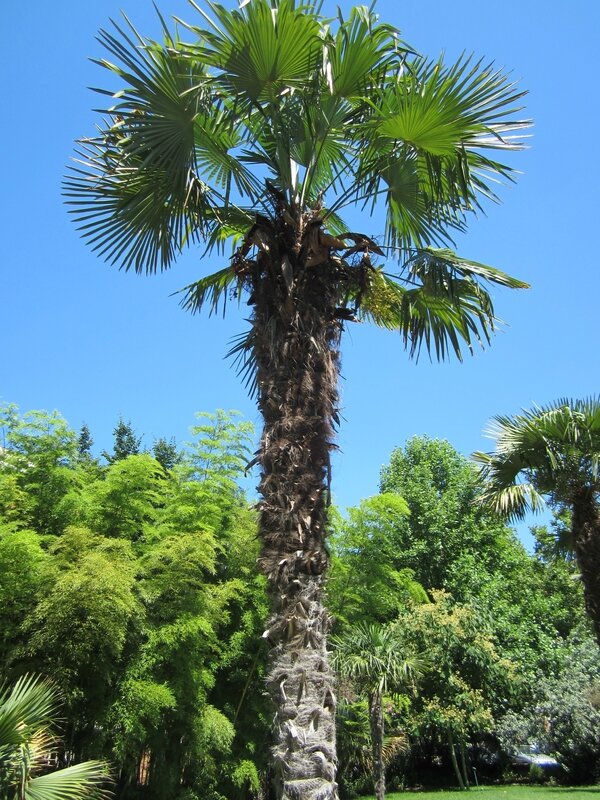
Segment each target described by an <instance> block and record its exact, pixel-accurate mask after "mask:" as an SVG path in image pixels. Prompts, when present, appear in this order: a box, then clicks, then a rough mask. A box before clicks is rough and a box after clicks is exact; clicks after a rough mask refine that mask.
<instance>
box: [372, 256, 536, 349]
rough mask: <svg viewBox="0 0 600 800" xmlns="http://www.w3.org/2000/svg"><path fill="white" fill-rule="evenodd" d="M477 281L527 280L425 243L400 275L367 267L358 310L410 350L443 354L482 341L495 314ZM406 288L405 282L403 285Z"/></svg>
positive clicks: (519, 284) (505, 283)
mask: <svg viewBox="0 0 600 800" xmlns="http://www.w3.org/2000/svg"><path fill="white" fill-rule="evenodd" d="M482 281H486V282H488V283H496V284H499V285H502V286H510V287H512V288H517V287H518V288H524V287H526V286H527V284H525V283H523V282H522V281H519V280H517V279H516V278H512V277H510V276H509V275H506V274H505V273H504V272H501V271H500V270H497V269H495V268H493V267H488V266H486V265H485V264H480V263H479V262H476V261H468V260H466V259H462V258H460V257H459V256H457V255H456V254H455V253H453V252H452V251H451V250H447V249H439V250H436V249H434V248H425V249H423V250H419V251H416V252H415V254H414V255H413V257H412V258H411V259H410V260H409V261H408V262H407V275H406V276H405V277H404V278H401V277H400V276H398V277H394V276H391V275H386V274H385V273H383V272H382V271H377V270H375V271H372V272H371V273H370V275H369V278H368V281H367V288H366V290H365V292H364V295H363V297H362V299H361V304H360V314H361V316H362V317H363V318H366V319H369V320H370V321H372V322H374V323H375V324H376V325H379V326H380V327H383V328H388V329H390V330H398V331H400V333H401V334H402V337H403V339H404V343H405V346H406V348H407V349H408V351H409V353H410V355H411V356H415V357H418V355H419V353H420V351H421V348H422V347H425V349H426V350H427V352H429V353H430V354H433V353H435V356H436V358H437V359H439V360H444V359H445V358H447V357H448V355H449V354H450V353H451V352H452V353H454V354H455V355H456V356H457V358H459V359H462V350H463V347H465V346H466V347H467V349H468V350H472V348H473V344H474V343H479V344H481V345H485V344H486V343H488V342H489V340H490V336H491V334H492V332H493V331H494V329H495V326H496V323H497V320H496V318H495V316H494V309H493V305H492V301H491V298H490V296H489V294H488V293H487V291H486V290H485V288H484V287H483V285H482V283H481V282H482ZM405 284H407V285H408V286H410V287H411V288H406V285H405Z"/></svg>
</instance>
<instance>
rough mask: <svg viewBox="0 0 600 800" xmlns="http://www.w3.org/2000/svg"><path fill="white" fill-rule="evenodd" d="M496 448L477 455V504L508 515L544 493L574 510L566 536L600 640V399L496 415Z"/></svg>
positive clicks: (531, 505) (531, 506)
mask: <svg viewBox="0 0 600 800" xmlns="http://www.w3.org/2000/svg"><path fill="white" fill-rule="evenodd" d="M490 434H491V435H492V436H493V437H494V438H495V439H496V450H495V452H493V453H474V458H475V459H476V460H477V461H478V462H479V464H480V465H481V471H482V476H483V478H484V481H485V488H484V491H483V493H482V496H481V502H483V503H489V504H491V506H492V507H493V508H494V509H495V510H496V511H498V512H499V513H500V514H503V515H504V516H506V517H508V518H509V519H510V518H512V519H515V520H517V519H523V517H524V515H525V513H526V512H527V511H528V510H533V511H538V510H539V509H540V508H541V507H542V506H543V505H544V498H547V499H548V500H549V502H550V504H551V505H553V506H554V507H555V508H558V509H563V508H566V509H568V510H569V511H570V512H571V536H572V541H573V545H574V547H575V555H576V558H577V563H578V566H579V570H580V573H581V580H582V583H583V592H584V597H585V605H586V609H587V612H588V614H589V616H590V619H591V621H592V623H593V626H594V630H595V632H596V638H597V639H598V643H599V644H600V502H599V498H600V475H599V464H600V398H598V397H591V398H589V399H587V400H568V399H561V400H558V401H557V402H555V403H551V404H550V405H547V406H544V407H542V408H534V409H533V410H532V411H524V412H523V413H522V414H517V415H515V416H514V417H506V416H498V417H495V420H494V424H493V425H492V426H491V428H490Z"/></svg>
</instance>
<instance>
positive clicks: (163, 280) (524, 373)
mask: <svg viewBox="0 0 600 800" xmlns="http://www.w3.org/2000/svg"><path fill="white" fill-rule="evenodd" d="M158 5H159V7H160V9H161V11H162V13H163V14H164V15H165V16H170V15H178V16H181V17H183V18H184V19H188V20H191V19H193V17H194V15H195V12H194V10H193V9H192V7H191V6H190V5H189V4H188V3H187V2H184V0H159V3H158ZM341 5H342V8H343V9H348V8H349V7H350V3H347V2H343V3H342V4H341ZM121 8H123V9H124V10H125V11H126V12H127V14H128V16H129V17H130V19H131V20H132V21H133V22H134V24H135V25H136V27H137V28H138V30H140V32H143V33H147V34H148V35H156V34H157V33H158V24H157V19H156V15H155V12H154V9H153V7H152V3H151V2H150V0H88V2H86V3H82V2H80V0H77V1H76V0H58V2H56V3H45V2H44V3H42V2H40V0H34V1H33V2H30V3H27V4H26V3H15V2H12V3H10V4H9V6H8V8H7V9H5V10H4V12H3V18H4V22H5V26H4V29H5V31H6V34H5V36H4V39H3V48H2V56H1V59H2V70H1V72H0V81H1V83H2V96H3V119H4V123H3V125H2V129H1V137H2V147H1V148H0V165H1V169H2V179H3V189H2V193H1V198H0V203H1V209H0V211H1V214H0V219H1V220H2V228H3V243H2V244H3V246H2V251H3V252H2V259H1V266H0V335H1V341H2V351H1V352H2V368H1V372H0V400H3V401H7V402H15V403H17V404H18V405H19V406H20V408H21V410H23V411H25V410H28V409H32V408H46V409H49V410H52V409H55V408H56V409H58V410H59V411H61V413H62V414H63V415H64V416H65V417H66V418H67V419H68V421H69V422H70V423H71V425H72V426H74V427H76V428H78V427H79V426H80V425H81V424H82V423H83V422H84V421H85V422H86V423H87V424H88V425H89V427H90V428H91V431H92V435H93V437H94V439H95V441H96V448H95V449H96V450H97V451H98V452H99V451H100V450H101V449H103V448H110V444H111V441H112V429H113V428H114V426H115V423H116V421H117V419H118V417H119V415H123V416H124V417H125V418H126V419H129V418H130V419H131V421H132V423H133V425H134V427H135V429H136V431H137V432H138V434H143V436H144V440H143V441H144V444H146V445H148V446H150V445H151V444H152V441H153V439H154V438H156V437H159V436H167V437H171V436H175V437H176V439H177V440H178V441H184V440H185V439H186V437H187V430H188V428H189V426H190V425H192V424H193V421H194V412H195V411H200V410H208V411H210V410H213V409H215V408H225V409H239V410H240V411H241V412H242V413H243V414H244V416H245V417H246V418H248V419H250V420H252V421H253V422H255V423H256V425H257V427H260V420H259V418H258V415H257V412H256V410H255V408H254V406H253V404H252V401H251V400H249V399H248V397H247V396H246V394H245V391H244V388H243V386H242V385H241V383H240V381H239V380H238V378H237V377H236V375H235V373H234V371H233V369H232V367H231V364H230V363H229V362H228V361H226V360H224V354H225V353H226V351H227V349H228V342H229V340H230V338H231V337H232V336H233V335H234V334H235V333H237V332H239V331H241V330H243V328H244V325H245V323H244V315H246V316H247V315H248V314H247V309H246V307H242V309H241V311H240V313H239V314H238V313H237V312H234V313H233V315H232V316H231V317H230V318H228V319H227V320H225V321H224V320H222V319H220V318H214V317H213V318H210V319H208V318H200V317H191V316H188V315H187V314H185V313H184V312H183V311H181V310H180V309H179V307H178V301H177V299H176V298H174V297H171V296H170V295H171V293H172V292H174V291H176V290H177V289H179V288H181V287H182V286H184V285H186V284H187V283H189V282H190V281H192V280H194V278H195V277H197V276H199V275H202V274H204V273H205V272H208V271H212V270H214V269H217V268H219V267H220V266H222V264H221V263H219V262H218V261H214V260H213V261H211V262H210V263H204V262H202V261H201V260H200V254H199V253H197V252H192V253H187V254H186V255H185V256H184V257H183V258H182V259H181V261H180V262H179V263H178V264H177V265H176V266H175V268H174V269H172V270H171V271H170V272H169V273H165V274H163V275H158V276H155V277H139V276H136V275H130V274H125V273H121V272H119V271H118V270H117V269H115V268H113V267H109V266H107V265H106V264H105V263H103V262H102V261H100V260H99V259H98V258H96V257H95V256H94V255H93V254H92V253H91V252H90V251H89V249H88V248H87V246H86V245H85V244H84V243H83V242H82V241H81V239H80V238H79V236H78V235H77V233H76V231H75V229H74V226H73V225H72V223H71V222H70V221H69V219H68V216H67V213H66V210H65V207H64V205H63V204H62V200H61V196H60V182H61V177H62V175H63V174H64V170H65V165H66V164H67V162H68V161H69V158H70V157H71V155H72V152H73V141H74V139H76V138H77V137H79V136H85V135H90V134H91V133H93V126H94V122H95V120H94V114H93V113H92V111H91V109H92V107H94V106H95V105H97V104H98V98H97V96H94V95H93V93H91V92H90V91H89V90H88V89H87V88H86V87H88V86H92V85H102V82H103V80H104V75H103V74H102V72H103V71H102V70H100V69H99V68H98V67H96V66H95V65H93V64H92V63H90V61H89V60H88V57H90V56H96V57H98V56H101V55H102V50H101V48H100V45H99V44H98V43H97V42H96V41H95V38H94V37H95V33H96V31H97V29H98V28H100V27H102V26H106V25H107V24H108V19H109V17H113V18H117V17H118V15H119V11H120V9H121ZM333 8H334V6H333V3H330V2H329V0H326V2H325V9H326V10H333ZM377 9H378V11H379V13H380V15H381V17H382V18H383V19H385V20H387V21H390V22H392V23H394V24H395V25H396V26H397V27H399V28H400V29H401V31H402V33H403V36H404V38H405V40H406V41H408V42H409V43H410V44H411V45H413V46H414V47H415V48H416V49H417V50H420V51H421V52H423V53H425V54H428V55H430V56H437V55H438V54H439V53H440V52H442V51H444V52H445V54H446V57H447V59H448V60H452V59H455V58H456V57H457V56H458V55H459V54H460V53H461V52H463V51H467V52H473V53H474V54H475V55H477V56H483V57H485V58H486V59H489V60H493V61H494V62H495V63H496V64H497V65H498V66H504V67H506V68H507V69H509V70H511V71H512V74H513V75H514V77H515V78H516V79H520V80H521V83H522V86H523V87H524V88H526V89H528V90H529V92H530V94H529V95H528V97H527V98H526V100H525V102H526V115H527V116H529V117H532V118H533V119H534V121H535V128H534V131H533V134H534V135H533V138H532V139H531V148H530V149H529V150H527V151H526V152H524V153H521V154H518V157H517V160H516V161H515V162H514V163H515V164H516V166H518V168H519V169H520V170H521V171H522V172H523V175H522V176H521V177H520V179H519V181H518V183H517V185H515V186H509V187H504V188H503V189H502V190H501V192H500V194H501V196H502V199H503V204H502V205H501V206H491V207H489V208H488V209H487V212H488V213H487V216H486V217H483V218H480V219H473V221H472V224H471V228H470V231H469V233H468V234H467V235H465V236H463V237H461V238H460V240H459V241H458V242H457V250H458V251H459V252H460V253H461V254H463V255H464V256H466V257H468V258H472V259H475V260H479V261H483V262H485V263H488V264H492V265H494V266H497V267H499V268H501V269H504V270H505V271H507V272H510V273H511V274H513V275H516V276H518V277H519V278H522V279H524V280H526V281H528V282H530V283H531V285H532V288H531V289H529V290H528V291H526V292H509V291H498V292H496V293H495V303H496V310H497V313H498V315H499V316H500V317H501V318H502V319H504V320H506V322H507V323H508V324H507V326H506V327H505V328H504V330H503V331H502V332H501V333H499V334H498V335H497V336H496V338H495V340H494V342H493V344H492V347H491V348H489V349H488V350H486V351H485V352H477V353H476V354H475V355H474V357H472V358H468V359H467V360H466V361H465V363H463V364H457V363H455V362H452V363H446V364H442V365H437V364H431V363H429V362H428V360H427V358H426V357H424V358H422V359H421V361H420V362H419V363H418V364H414V363H411V362H409V361H408V359H407V357H406V355H405V354H404V352H403V350H402V348H401V343H400V340H399V337H398V336H395V335H394V334H392V333H388V332H382V331H378V330H374V329H369V328H367V327H366V326H358V325H357V326H353V327H351V328H350V330H349V331H348V333H347V334H346V338H345V342H344V346H343V376H344V377H343V380H342V385H341V394H342V403H343V415H344V419H343V424H342V428H341V431H340V435H339V445H340V448H341V452H340V454H339V455H337V456H336V457H335V462H334V478H333V492H334V497H335V499H336V500H337V502H338V503H339V504H340V505H341V506H342V507H344V506H347V505H354V504H356V503H358V502H359V500H360V499H361V498H363V497H366V496H368V495H370V494H373V493H375V492H376V491H377V486H378V476H379V469H380V467H381V465H382V464H384V463H385V462H386V461H387V460H388V458H389V455H390V452H391V450H392V449H393V448H394V447H395V446H398V445H402V444H403V443H404V442H405V441H406V439H407V438H409V437H411V436H412V435H414V434H429V435H430V436H433V437H442V438H447V439H448V440H449V441H450V442H452V444H454V446H455V447H457V448H458V449H459V450H460V451H461V452H463V453H465V454H469V453H470V452H472V451H473V450H475V449H482V448H483V449H488V447H489V446H490V445H489V442H488V440H486V439H485V438H483V437H482V430H483V428H484V427H485V425H486V423H487V422H488V420H489V419H490V418H491V417H492V416H493V415H495V414H498V413H515V412H517V411H519V409H520V408H523V407H529V406H531V405H532V404H533V403H539V404H541V403H545V402H548V401H551V400H553V399H556V398H558V397H562V396H572V397H582V396H587V395H590V394H596V393H598V342H597V338H598V337H597V318H598V314H597V306H598V298H599V295H600V292H599V289H600V271H599V268H598V263H597V256H596V253H595V247H594V241H595V234H596V230H597V229H598V224H597V214H598V201H597V193H598V186H599V185H600V180H599V179H600V168H599V162H598V154H597V153H598V150H597V145H594V141H595V136H596V135H597V129H598V123H599V111H598V100H599V98H598V84H597V34H598V30H600V5H598V4H597V3H596V2H595V0H574V2H573V3H570V4H569V7H568V8H567V4H566V3H564V2H554V3H552V2H546V1H545V0H544V1H543V0H521V2H515V0H510V1H509V2H505V3H502V4H494V3H473V2H469V1H468V0H453V2H452V3H448V2H442V0H436V2H427V1H426V0H419V2H416V0H413V2H410V3H409V2H393V1H392V0H384V1H383V2H379V3H378V5H377ZM361 230H364V231H365V232H368V233H370V234H372V235H376V234H378V233H379V232H380V226H379V225H378V221H377V220H375V219H373V220H368V219H367V220H364V221H361Z"/></svg>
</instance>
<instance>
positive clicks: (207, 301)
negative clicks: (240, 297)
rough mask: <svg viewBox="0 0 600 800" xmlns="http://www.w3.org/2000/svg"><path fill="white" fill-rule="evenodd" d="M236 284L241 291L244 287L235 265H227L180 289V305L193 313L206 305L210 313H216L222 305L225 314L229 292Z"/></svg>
mask: <svg viewBox="0 0 600 800" xmlns="http://www.w3.org/2000/svg"><path fill="white" fill-rule="evenodd" d="M234 284H235V285H236V286H237V291H238V293H239V292H240V291H241V288H242V283H241V281H240V279H239V278H238V276H237V275H236V273H235V270H234V269H233V267H225V268H224V269H221V270H219V271H218V272H213V273H212V275H207V276H206V277H204V278H200V280H198V281H194V283H190V284H189V285H188V286H185V287H184V288H183V289H180V290H179V292H177V294H183V298H182V299H181V304H180V305H181V307H182V308H183V309H184V310H185V311H191V312H192V314H197V313H198V312H200V311H201V310H202V309H203V308H204V307H205V306H206V305H208V307H209V314H214V313H216V312H217V311H218V309H219V306H221V308H222V310H223V315H224V314H225V310H226V307H227V294H228V291H229V289H230V288H231V287H232V286H233V285H234Z"/></svg>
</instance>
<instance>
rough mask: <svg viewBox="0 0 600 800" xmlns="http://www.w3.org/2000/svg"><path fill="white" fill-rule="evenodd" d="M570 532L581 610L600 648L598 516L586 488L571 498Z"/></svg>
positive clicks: (593, 501) (599, 533)
mask: <svg viewBox="0 0 600 800" xmlns="http://www.w3.org/2000/svg"><path fill="white" fill-rule="evenodd" d="M571 530H572V533H573V541H574V543H575V553H576V555H577V563H578V566H579V571H580V572H581V582H582V583H583V595H584V598H585V607H586V610H587V613H588V614H589V617H590V619H591V621H592V624H593V626H594V632H595V634H596V639H597V641H598V644H599V645H600V514H599V513H598V508H597V504H596V500H595V496H594V492H593V490H592V489H590V488H587V487H586V488H582V489H579V490H578V491H577V492H576V493H575V495H574V497H573V500H572V521H571Z"/></svg>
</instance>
